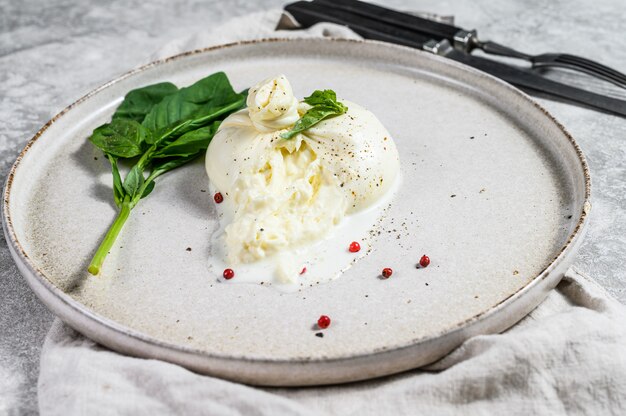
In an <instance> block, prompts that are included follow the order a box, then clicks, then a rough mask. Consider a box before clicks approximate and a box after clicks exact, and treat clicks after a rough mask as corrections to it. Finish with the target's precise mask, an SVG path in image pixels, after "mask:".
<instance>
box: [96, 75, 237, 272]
mask: <svg viewBox="0 0 626 416" xmlns="http://www.w3.org/2000/svg"><path fill="white" fill-rule="evenodd" d="M246 96H247V92H246V91H244V92H242V93H237V92H235V91H234V90H233V88H232V86H231V85H230V82H229V80H228V77H227V76H226V74H224V73H223V72H217V73H215V74H212V75H209V76H208V77H206V78H203V79H201V80H200V81H198V82H196V83H195V84H193V85H191V86H189V87H186V88H181V89H178V88H177V87H176V86H175V85H174V84H171V83H168V82H165V83H159V84H154V85H148V86H146V87H143V88H139V89H136V90H132V91H130V92H129V93H128V94H126V97H124V101H123V102H122V104H121V105H120V106H119V107H118V108H117V110H116V111H115V114H113V117H112V120H111V122H110V123H107V124H104V125H102V126H100V127H98V128H96V129H95V130H94V131H93V133H92V135H91V137H89V140H90V141H91V143H93V144H94V146H96V147H97V148H99V149H100V150H102V151H103V152H104V154H105V155H106V157H107V159H108V160H109V162H110V164H111V170H112V174H113V199H114V201H115V204H116V205H117V206H118V208H119V212H118V215H117V218H116V219H115V221H114V222H113V224H112V225H111V227H110V228H109V230H108V232H107V233H106V235H105V237H104V239H103V240H102V243H101V244H100V247H98V250H97V251H96V253H95V255H94V257H93V259H92V261H91V264H90V265H89V269H88V270H89V272H90V273H91V274H93V275H97V274H98V273H99V272H100V268H101V266H102V263H103V262H104V259H105V258H106V256H107V254H108V252H109V250H110V249H111V247H112V246H113V243H114V242H115V240H116V238H117V236H118V235H119V233H120V231H121V229H122V227H123V226H124V223H125V222H126V220H127V219H128V216H129V215H130V211H131V210H132V209H133V208H134V207H135V205H137V203H138V202H139V200H140V199H142V198H145V197H146V196H148V195H149V194H150V192H152V190H153V189H154V186H155V179H156V178H157V177H159V176H161V175H162V174H164V173H166V172H169V171H171V170H173V169H175V168H177V167H179V166H182V165H184V164H185V163H187V162H189V161H191V160H193V159H195V158H196V157H198V156H199V155H201V154H202V153H204V152H205V151H206V149H207V147H208V146H209V142H210V141H211V139H212V138H213V136H214V135H215V133H216V131H217V129H218V127H219V125H220V123H221V121H222V120H223V119H224V118H226V116H228V115H229V114H231V113H233V112H235V111H237V110H239V109H241V108H243V107H244V106H245V104H246ZM119 160H125V161H128V162H129V163H131V164H132V167H131V168H130V170H129V171H128V173H127V174H126V176H125V177H124V179H122V175H121V174H120V170H119V168H118V161H119Z"/></svg>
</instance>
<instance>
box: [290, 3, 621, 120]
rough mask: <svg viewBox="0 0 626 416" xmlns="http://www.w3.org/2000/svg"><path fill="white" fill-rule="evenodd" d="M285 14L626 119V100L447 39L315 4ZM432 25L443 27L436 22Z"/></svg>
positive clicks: (298, 5) (293, 7)
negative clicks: (481, 53)
mask: <svg viewBox="0 0 626 416" xmlns="http://www.w3.org/2000/svg"><path fill="white" fill-rule="evenodd" d="M285 11H286V12H287V13H289V15H291V16H292V17H293V18H294V19H295V20H296V21H297V22H298V23H299V24H300V26H301V27H305V28H306V27H310V26H313V25H314V24H316V23H320V22H330V23H336V24H340V25H344V26H348V27H349V28H350V29H352V30H353V31H354V32H356V33H358V34H359V35H361V36H363V37H364V38H366V39H373V40H380V41H384V42H391V43H395V44H399V45H403V46H409V47H412V48H417V49H423V50H427V51H429V52H432V53H436V54H438V55H441V56H445V57H446V58H450V59H453V60H455V61H457V62H461V63H464V64H466V65H469V66H472V67H474V68H477V69H480V70H482V71H484V72H487V73H489V74H491V75H493V76H496V77H498V78H500V79H503V80H505V81H507V82H509V83H511V84H513V85H516V86H517V87H519V88H522V89H524V90H525V91H528V92H533V93H536V92H539V93H543V94H546V95H550V96H553V97H557V98H560V99H564V100H567V101H570V102H573V103H577V104H582V105H585V106H589V107H592V108H596V109H600V110H603V111H606V112H609V113H612V114H617V115H621V116H623V117H626V101H623V100H619V99H616V98H611V97H606V96H603V95H600V94H596V93H593V92H589V91H585V90H582V89H579V88H575V87H571V86H569V85H565V84H562V83H559V82H556V81H552V80H549V79H546V78H544V77H542V76H541V75H538V74H536V73H534V72H533V71H530V70H526V69H521V68H517V67H513V66H510V65H507V64H504V63H500V62H496V61H492V60H490V59H486V58H481V57H477V56H472V55H470V54H467V53H465V52H461V51H459V50H457V49H454V48H453V47H451V46H450V43H449V42H448V41H447V40H446V39H444V40H438V39H435V38H433V37H432V36H427V35H424V34H420V33H416V32H414V31H411V30H408V29H406V28H405V27H399V26H397V25H393V24H390V23H387V22H384V21H380V20H374V19H371V18H369V17H366V16H362V15H358V14H354V13H351V12H348V11H345V10H337V9H329V8H328V7H326V5H325V4H321V3H320V2H317V1H315V2H308V1H299V2H296V3H292V4H289V5H287V6H285ZM396 13H398V12H396ZM411 17H413V16H411ZM432 23H435V24H437V25H442V24H441V23H437V22H432Z"/></svg>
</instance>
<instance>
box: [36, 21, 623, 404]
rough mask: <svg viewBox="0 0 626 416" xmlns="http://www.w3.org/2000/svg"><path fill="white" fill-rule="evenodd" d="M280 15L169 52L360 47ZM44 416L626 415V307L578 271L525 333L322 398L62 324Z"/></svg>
mask: <svg viewBox="0 0 626 416" xmlns="http://www.w3.org/2000/svg"><path fill="white" fill-rule="evenodd" d="M279 13H280V12H279V11H269V12H265V13H256V14H253V15H248V16H244V17H240V18H236V19H233V20H231V21H229V22H227V23H225V24H224V25H222V26H219V27H216V28H215V29H214V30H212V31H210V32H207V33H200V34H196V35H193V36H190V37H188V38H185V39H180V40H176V41H173V42H171V43H169V44H168V45H165V46H164V47H163V48H162V49H161V50H160V51H158V53H157V54H156V55H155V56H154V57H155V58H161V57H165V56H169V55H173V54H176V53H179V52H182V51H184V50H190V49H196V48H200V47H205V46H210V45H214V44H219V43H226V42H232V41H236V40H243V39H252V38H261V37H271V36H299V37H303V36H333V37H349V38H358V36H357V35H355V34H354V33H352V32H351V31H350V30H348V29H346V28H343V27H339V26H335V25H329V24H323V25H317V26H315V27H313V28H311V29H310V30H308V31H306V32H297V33H289V32H287V33H283V32H281V33H276V32H274V30H273V29H274V27H275V25H276V22H277V21H278V17H279ZM38 389H39V391H38V392H39V397H38V398H39V408H40V411H41V414H42V415H44V416H45V415H91V414H97V415H126V414H128V415H137V416H141V415H150V416H155V415H161V414H185V415H196V414H210V415H249V414H255V415H283V414H285V415H320V414H332V415H386V414H394V415H395V414H430V415H455V414H463V415H465V414H472V415H482V414H519V415H529V414H593V415H605V414H615V415H624V414H626V307H624V306H623V305H621V304H620V303H619V302H617V301H616V300H614V299H612V298H611V297H610V296H609V295H608V294H607V293H606V292H605V291H604V290H603V289H602V288H601V287H599V286H597V285H596V284H595V283H594V282H593V281H591V280H590V279H588V278H586V277H585V276H583V275H582V274H580V273H578V272H576V271H574V270H570V271H569V272H568V273H567V274H566V276H565V278H564V279H563V280H562V281H561V283H560V284H559V285H558V287H557V288H556V289H555V290H553V291H552V292H551V293H550V295H549V296H548V298H547V299H546V301H544V302H543V303H542V304H541V305H540V306H539V307H537V308H536V309H535V310H534V311H533V312H531V313H530V315H528V316H527V317H526V318H524V319H523V320H522V321H521V322H519V323H518V324H517V325H516V326H514V327H513V328H511V329H510V330H508V331H506V332H505V333H503V334H498V335H484V336H477V337H474V338H472V339H470V340H468V341H466V342H465V343H464V344H463V345H462V346H461V347H459V348H458V349H456V350H455V351H453V352H452V353H450V354H449V355H448V356H446V357H444V358H443V359H442V360H440V361H439V362H437V363H435V364H433V365H431V366H430V367H428V368H427V369H426V370H424V369H422V370H413V371H410V372H407V373H404V374H400V375H396V376H391V377H386V378H383V379H378V380H372V381H367V382H359V383H352V384H348V385H342V386H330V387H315V388H292V389H279V388H254V387H249V386H245V385H241V384H237V383H231V382H228V381H224V380H221V379H218V378H213V377H208V376H202V375H198V374H195V373H192V372H190V371H188V370H186V369H184V368H181V367H179V366H177V365H173V364H169V363H165V362H162V361H158V360H144V359H139V358H133V357H127V356H123V355H119V354H117V353H115V352H112V351H109V350H107V349H105V348H103V347H101V346H99V345H97V344H95V343H94V342H92V341H90V340H89V339H87V338H85V337H83V336H82V335H80V334H79V333H77V332H76V331H74V330H72V329H71V328H69V327H67V326H66V325H64V324H63V323H62V322H61V321H59V320H56V321H55V323H54V325H53V327H52V329H51V330H50V332H49V333H48V336H47V338H46V340H45V343H44V347H43V350H42V355H41V372H40V376H39V383H38Z"/></svg>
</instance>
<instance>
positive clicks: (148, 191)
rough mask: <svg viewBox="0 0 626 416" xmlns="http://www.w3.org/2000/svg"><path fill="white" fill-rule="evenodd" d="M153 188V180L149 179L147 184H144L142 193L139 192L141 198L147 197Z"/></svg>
mask: <svg viewBox="0 0 626 416" xmlns="http://www.w3.org/2000/svg"><path fill="white" fill-rule="evenodd" d="M153 189H154V181H153V180H151V181H150V182H148V184H147V185H146V187H145V189H144V190H143V193H142V194H141V198H140V199H143V198H145V197H147V196H148V195H150V193H151V192H152V190H153Z"/></svg>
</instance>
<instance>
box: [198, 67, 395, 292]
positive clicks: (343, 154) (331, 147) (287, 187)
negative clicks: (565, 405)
mask: <svg viewBox="0 0 626 416" xmlns="http://www.w3.org/2000/svg"><path fill="white" fill-rule="evenodd" d="M341 102H342V103H343V104H344V105H346V106H347V107H348V111H347V112H346V113H345V114H343V115H340V116H336V117H333V118H329V119H326V120H323V121H321V122H320V123H318V124H316V125H315V126H313V127H312V128H310V129H308V130H305V131H304V132H303V133H301V134H298V135H296V136H295V137H293V138H292V139H283V138H281V137H280V135H281V133H284V132H286V131H288V130H289V129H290V128H291V127H292V126H293V124H294V123H295V122H296V121H297V120H298V119H299V118H300V117H301V116H302V115H303V114H304V113H305V112H306V111H307V110H308V109H309V108H310V107H309V106H308V104H305V103H303V102H299V101H298V100H297V99H296V98H295V97H294V94H293V91H292V88H291V86H290V84H289V82H288V81H287V79H286V78H285V76H283V75H281V76H278V77H275V78H271V79H268V80H265V81H262V82H260V83H259V84H257V85H256V86H254V87H253V88H251V89H250V91H249V95H248V100H247V108H245V109H243V110H241V111H239V112H237V113H235V114H232V115H231V116H229V117H228V118H227V119H226V120H224V122H223V123H222V124H221V126H220V128H219V130H218V132H217V134H216V135H215V137H214V138H213V140H212V141H211V144H210V145H209V148H208V150H207V157H206V169H207V173H208V175H209V179H210V181H211V183H212V186H213V187H214V189H215V190H216V191H219V192H221V193H222V195H223V196H224V198H225V204H223V208H222V209H225V210H227V211H229V212H227V214H228V215H226V216H225V217H224V218H226V219H227V220H228V221H230V223H229V224H228V225H227V226H226V227H225V237H224V238H225V242H226V249H227V256H228V263H229V264H231V265H233V267H235V266H236V265H238V264H241V263H253V262H256V261H259V260H263V259H268V258H269V259H276V265H277V273H276V276H277V277H278V278H279V279H280V280H282V281H285V280H286V281H294V279H297V275H298V272H299V271H300V269H299V267H300V266H299V264H300V263H301V262H302V261H301V260H302V259H299V262H295V261H293V259H290V258H285V256H282V258H281V253H288V254H287V255H288V256H293V251H290V250H293V249H297V248H299V247H305V246H307V245H311V244H312V243H314V242H316V241H320V240H322V239H324V238H325V237H327V236H329V235H330V234H332V232H333V229H334V228H335V226H336V225H337V224H339V223H340V222H341V221H342V219H343V218H344V217H345V216H346V215H351V214H353V213H356V212H358V211H360V210H363V209H365V208H367V207H368V206H370V205H372V204H374V203H375V202H376V201H377V200H379V199H380V198H381V197H382V196H383V195H384V194H385V193H386V192H388V190H389V189H390V187H391V186H392V185H393V183H394V181H395V179H396V176H397V175H398V170H399V160H398V152H397V150H396V147H395V144H394V142H393V140H392V138H391V136H390V134H389V133H388V132H387V130H386V129H385V128H384V126H383V125H382V124H381V123H380V121H378V119H377V118H376V117H375V116H374V115H373V114H372V113H371V112H369V111H367V110H366V109H364V108H363V107H361V106H359V105H357V104H355V103H352V102H349V101H345V100H341ZM285 265H287V266H285Z"/></svg>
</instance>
